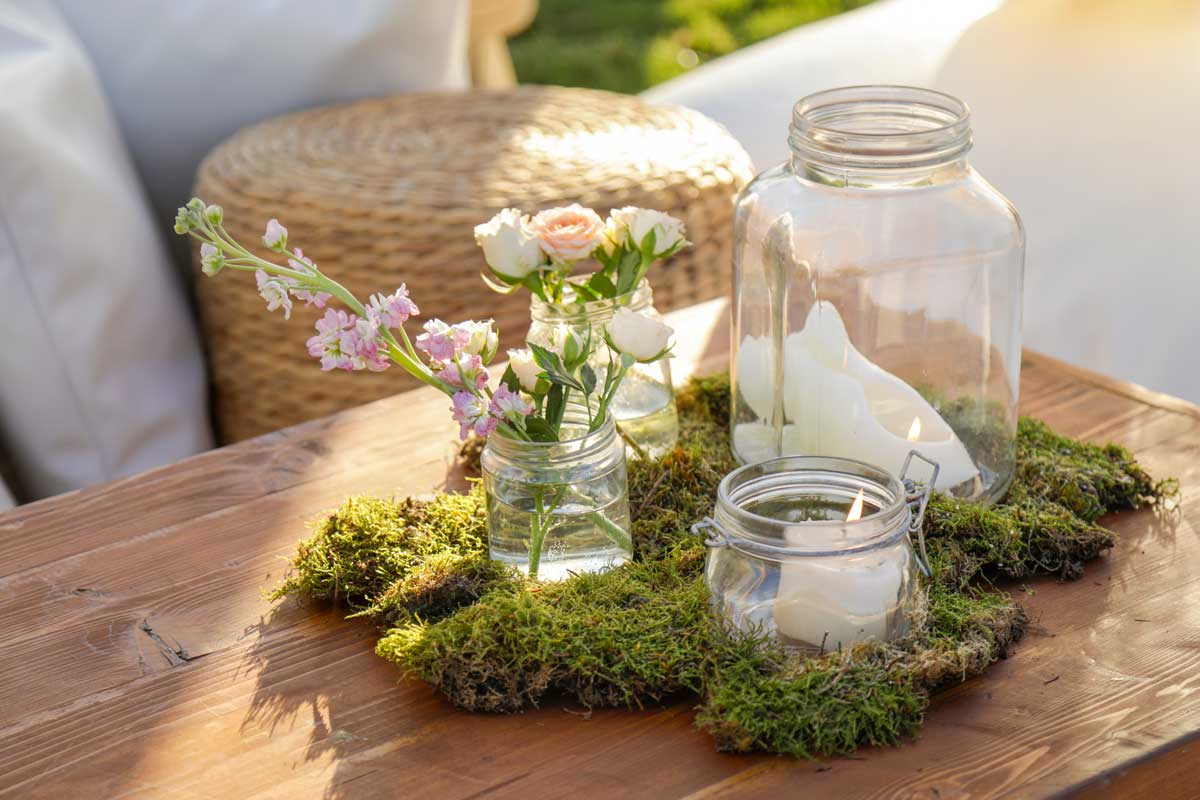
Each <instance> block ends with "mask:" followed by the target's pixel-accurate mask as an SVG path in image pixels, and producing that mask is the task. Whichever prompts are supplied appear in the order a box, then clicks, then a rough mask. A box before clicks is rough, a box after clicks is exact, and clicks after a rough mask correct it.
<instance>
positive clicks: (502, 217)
mask: <svg viewBox="0 0 1200 800" xmlns="http://www.w3.org/2000/svg"><path fill="white" fill-rule="evenodd" d="M475 243H476V244H478V245H479V246H480V247H481V248H482V249H483V258H484V260H485V261H487V263H488V266H489V267H491V268H492V270H493V271H494V272H496V273H497V274H499V275H503V276H504V277H506V278H512V279H514V280H520V279H521V278H524V277H525V276H526V275H528V274H529V273H531V272H536V271H537V270H538V269H539V268H541V267H542V266H544V265H545V264H546V261H547V259H546V254H545V253H543V252H542V247H541V244H540V243H539V240H538V237H537V236H536V235H535V234H534V233H533V232H532V231H531V230H530V229H529V225H528V220H527V219H526V218H525V217H523V216H522V215H521V212H520V211H518V210H516V209H515V208H506V209H504V210H503V211H501V212H500V213H499V214H497V215H496V216H494V217H492V218H491V219H490V220H488V221H487V222H485V223H483V224H482V225H476V226H475Z"/></svg>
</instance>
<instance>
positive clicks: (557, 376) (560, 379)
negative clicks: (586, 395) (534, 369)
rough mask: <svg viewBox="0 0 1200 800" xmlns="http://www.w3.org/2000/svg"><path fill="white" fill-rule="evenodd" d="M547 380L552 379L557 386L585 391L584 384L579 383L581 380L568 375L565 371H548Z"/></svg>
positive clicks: (551, 381)
mask: <svg viewBox="0 0 1200 800" xmlns="http://www.w3.org/2000/svg"><path fill="white" fill-rule="evenodd" d="M546 380H548V381H550V383H552V384H554V385H555V386H562V387H564V388H567V389H577V390H578V391H581V392H582V391H583V386H582V385H581V384H580V383H579V381H577V380H575V379H574V378H572V377H571V376H570V375H567V374H566V373H565V372H554V373H550V372H547V373H546Z"/></svg>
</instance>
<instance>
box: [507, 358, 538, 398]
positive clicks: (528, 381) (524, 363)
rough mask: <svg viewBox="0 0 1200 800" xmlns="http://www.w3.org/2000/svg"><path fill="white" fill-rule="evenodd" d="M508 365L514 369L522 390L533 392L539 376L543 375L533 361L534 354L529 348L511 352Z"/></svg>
mask: <svg viewBox="0 0 1200 800" xmlns="http://www.w3.org/2000/svg"><path fill="white" fill-rule="evenodd" d="M508 365H509V366H510V367H512V371H513V372H514V373H515V374H516V376H517V380H519V381H520V382H521V388H522V389H524V390H525V391H527V392H532V391H533V390H534V387H536V386H537V382H538V376H539V375H541V374H542V368H541V367H539V366H538V364H537V362H536V361H534V360H533V353H532V352H530V350H529V349H528V348H526V349H523V350H509V351H508Z"/></svg>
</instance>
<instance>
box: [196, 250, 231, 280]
mask: <svg viewBox="0 0 1200 800" xmlns="http://www.w3.org/2000/svg"><path fill="white" fill-rule="evenodd" d="M224 266H225V256H224V255H222V253H221V251H220V250H218V249H217V248H216V247H214V246H213V245H211V244H208V243H207V242H205V243H204V244H202V245H200V271H201V272H203V273H204V274H205V275H207V276H208V277H210V278H211V277H212V276H214V275H216V274H217V273H218V272H220V271H221V269H222V268H223V267H224Z"/></svg>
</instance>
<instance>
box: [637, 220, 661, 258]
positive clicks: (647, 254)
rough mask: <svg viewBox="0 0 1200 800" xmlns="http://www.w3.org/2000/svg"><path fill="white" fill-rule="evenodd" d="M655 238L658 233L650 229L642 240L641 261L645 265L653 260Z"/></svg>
mask: <svg viewBox="0 0 1200 800" xmlns="http://www.w3.org/2000/svg"><path fill="white" fill-rule="evenodd" d="M657 238H658V232H657V231H655V230H654V228H651V229H650V232H649V233H647V234H646V236H645V238H644V239H642V246H641V251H642V261H643V262H645V263H647V264H648V263H649V262H651V261H653V260H654V244H655V240H656V239H657Z"/></svg>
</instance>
